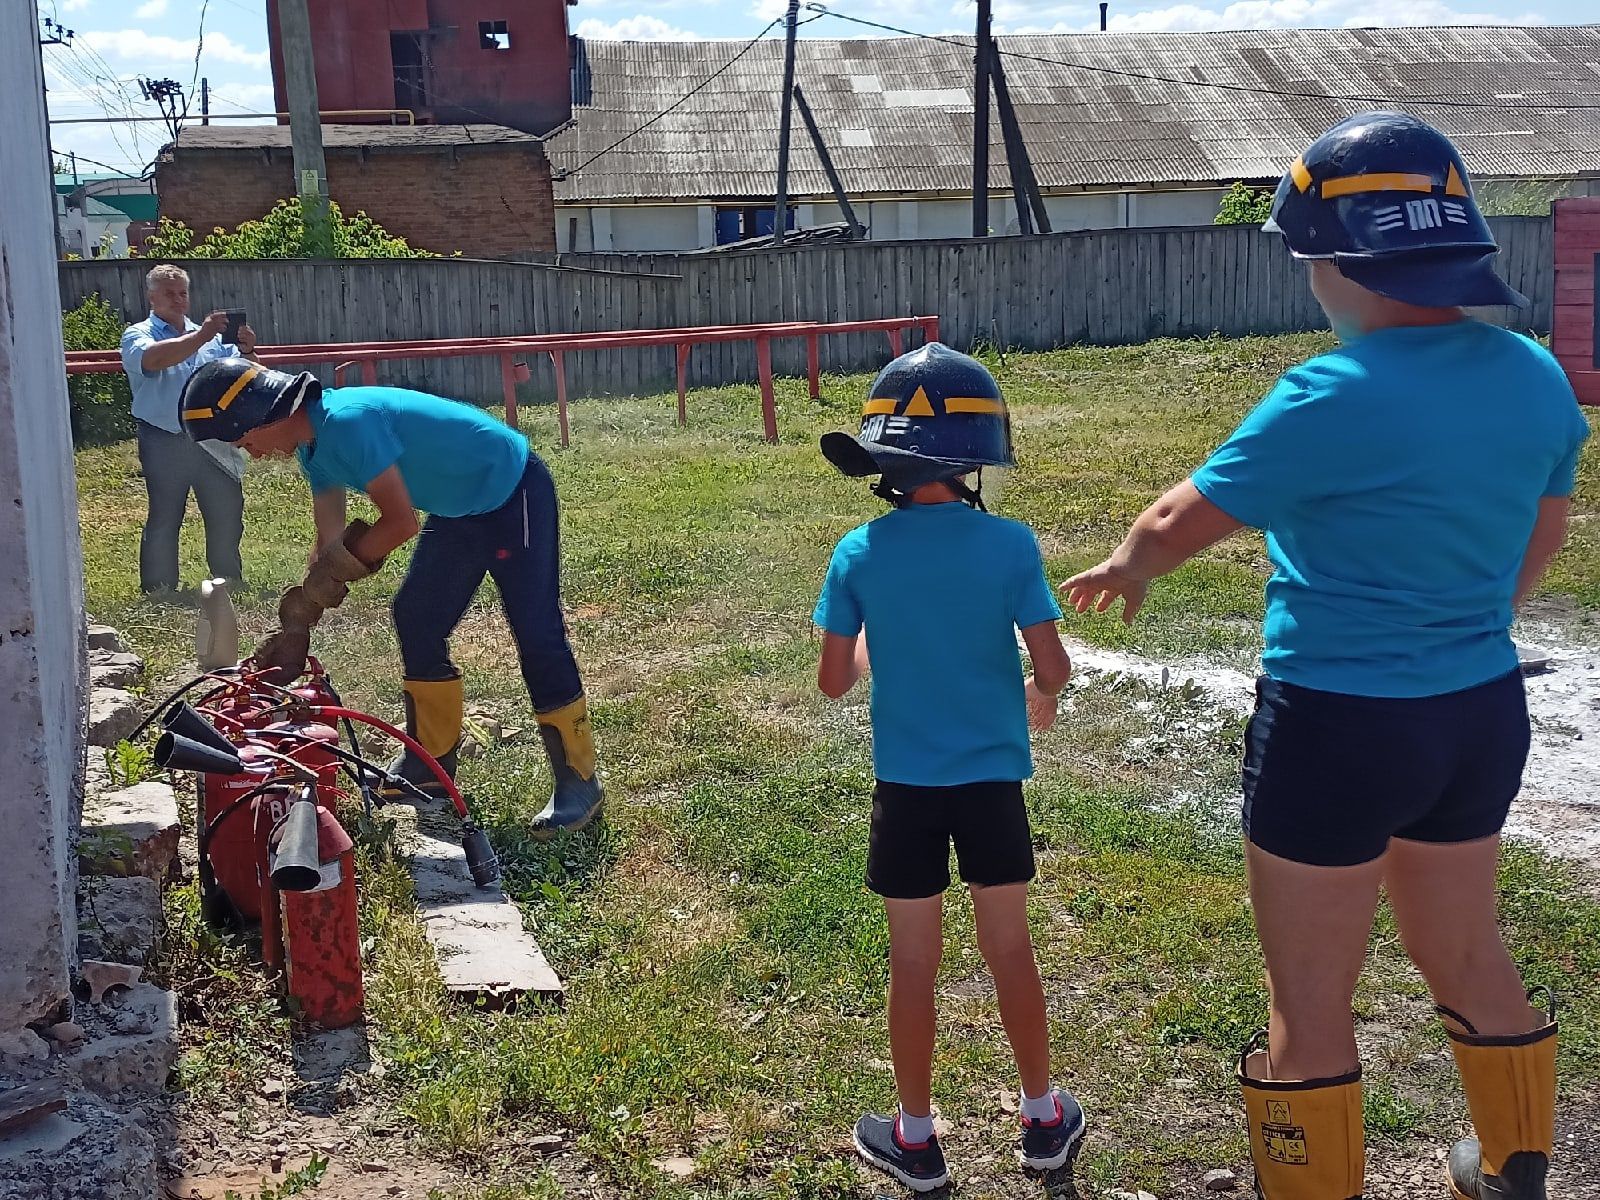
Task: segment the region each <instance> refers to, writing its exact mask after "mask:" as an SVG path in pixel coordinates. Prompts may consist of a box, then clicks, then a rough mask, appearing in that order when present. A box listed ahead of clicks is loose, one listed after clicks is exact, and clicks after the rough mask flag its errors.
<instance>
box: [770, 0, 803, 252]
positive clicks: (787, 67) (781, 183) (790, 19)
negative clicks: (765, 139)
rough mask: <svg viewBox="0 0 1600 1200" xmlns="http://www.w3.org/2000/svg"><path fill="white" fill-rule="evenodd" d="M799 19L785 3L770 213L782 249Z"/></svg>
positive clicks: (792, 4) (795, 2)
mask: <svg viewBox="0 0 1600 1200" xmlns="http://www.w3.org/2000/svg"><path fill="white" fill-rule="evenodd" d="M799 19H800V0H789V12H788V15H787V16H785V17H784V19H783V109H782V113H781V115H780V116H779V118H778V202H777V205H776V206H775V208H774V210H773V214H772V217H773V220H772V244H773V245H774V246H781V245H783V234H784V231H785V230H786V229H787V228H788V227H789V128H790V125H791V124H792V123H793V120H794V38H795V30H796V29H797V28H798V25H799Z"/></svg>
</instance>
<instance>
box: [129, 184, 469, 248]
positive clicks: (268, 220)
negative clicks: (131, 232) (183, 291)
mask: <svg viewBox="0 0 1600 1200" xmlns="http://www.w3.org/2000/svg"><path fill="white" fill-rule="evenodd" d="M328 212H329V216H330V218H331V220H332V224H333V254H334V257H335V258H434V257H437V256H436V255H434V254H432V253H430V252H429V251H427V250H417V249H413V248H412V247H411V246H409V245H408V244H407V243H406V240H405V239H404V238H400V237H395V236H394V235H393V234H391V233H390V232H389V231H388V230H386V229H385V228H384V227H383V226H382V225H379V224H378V223H377V222H376V221H374V220H373V219H372V218H371V217H369V216H367V214H366V213H364V212H358V213H356V214H355V216H353V217H347V216H345V215H344V213H343V212H342V211H341V210H340V208H339V206H338V205H337V204H335V203H333V202H332V201H330V202H329V204H328ZM139 253H140V256H141V257H143V258H310V257H311V253H310V250H309V248H308V244H307V237H306V223H305V218H304V216H303V215H302V213H301V210H300V200H299V198H298V197H296V198H295V199H293V200H280V201H278V203H276V204H275V205H273V206H272V209H271V211H270V212H268V213H267V214H266V215H265V216H263V217H259V218H257V219H256V220H254V221H246V222H244V223H243V224H242V225H240V226H239V227H238V228H237V229H235V230H232V231H231V232H230V231H229V230H226V229H223V228H222V227H221V226H218V227H216V228H215V229H213V230H212V231H211V232H210V233H209V234H208V235H206V236H205V237H204V238H198V236H197V235H196V233H195V231H194V230H192V229H190V228H189V227H188V226H187V225H185V224H183V222H181V221H171V220H168V219H167V218H165V217H163V218H162V219H161V224H160V225H159V226H158V227H157V229H156V231H155V233H153V234H151V235H150V237H149V239H148V240H146V242H145V244H144V247H143V249H142V250H140V252H139Z"/></svg>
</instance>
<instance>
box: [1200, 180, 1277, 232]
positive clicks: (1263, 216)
mask: <svg viewBox="0 0 1600 1200" xmlns="http://www.w3.org/2000/svg"><path fill="white" fill-rule="evenodd" d="M1272 192H1273V189H1272V188H1253V187H1251V186H1250V185H1249V184H1247V183H1236V184H1234V185H1233V186H1232V187H1231V188H1229V189H1228V194H1227V195H1225V196H1223V198H1222V206H1221V207H1220V208H1218V209H1217V215H1216V218H1215V219H1214V220H1213V222H1212V223H1213V224H1216V225H1262V224H1265V223H1266V220H1267V218H1268V217H1270V216H1271V215H1272Z"/></svg>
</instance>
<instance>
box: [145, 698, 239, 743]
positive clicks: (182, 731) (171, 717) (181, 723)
mask: <svg viewBox="0 0 1600 1200" xmlns="http://www.w3.org/2000/svg"><path fill="white" fill-rule="evenodd" d="M161 723H162V724H163V725H164V726H166V728H167V729H168V731H169V732H172V733H175V734H177V735H179V736H180V737H186V738H188V739H189V740H190V741H191V742H199V743H200V744H201V745H202V746H210V747H211V748H212V749H213V750H220V751H222V753H224V754H233V753H235V752H236V748H235V746H234V744H233V743H232V742H230V741H229V740H228V739H227V738H226V737H224V736H223V735H222V734H221V733H220V732H218V730H217V727H216V726H215V725H213V724H212V723H211V722H210V721H208V720H206V719H205V718H204V717H203V716H201V715H200V713H199V711H198V710H196V709H195V708H194V707H193V706H192V705H191V704H190V703H189V702H188V701H187V700H179V701H178V702H177V703H176V704H174V705H173V706H172V707H171V708H169V709H167V711H166V712H165V713H163V714H162V716H161Z"/></svg>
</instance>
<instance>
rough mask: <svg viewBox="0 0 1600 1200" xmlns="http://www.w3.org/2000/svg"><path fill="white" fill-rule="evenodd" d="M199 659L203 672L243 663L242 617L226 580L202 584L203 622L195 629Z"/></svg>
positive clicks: (195, 646)
mask: <svg viewBox="0 0 1600 1200" xmlns="http://www.w3.org/2000/svg"><path fill="white" fill-rule="evenodd" d="M194 652H195V658H196V660H197V661H198V662H199V664H200V669H201V670H202V671H220V670H223V669H224V668H227V667H232V666H237V665H238V662H239V615H238V613H236V612H234V609H233V597H232V596H231V595H229V594H228V581H227V580H226V579H207V580H205V581H204V582H203V583H201V585H200V620H199V623H198V624H197V625H196V627H195V637H194Z"/></svg>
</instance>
